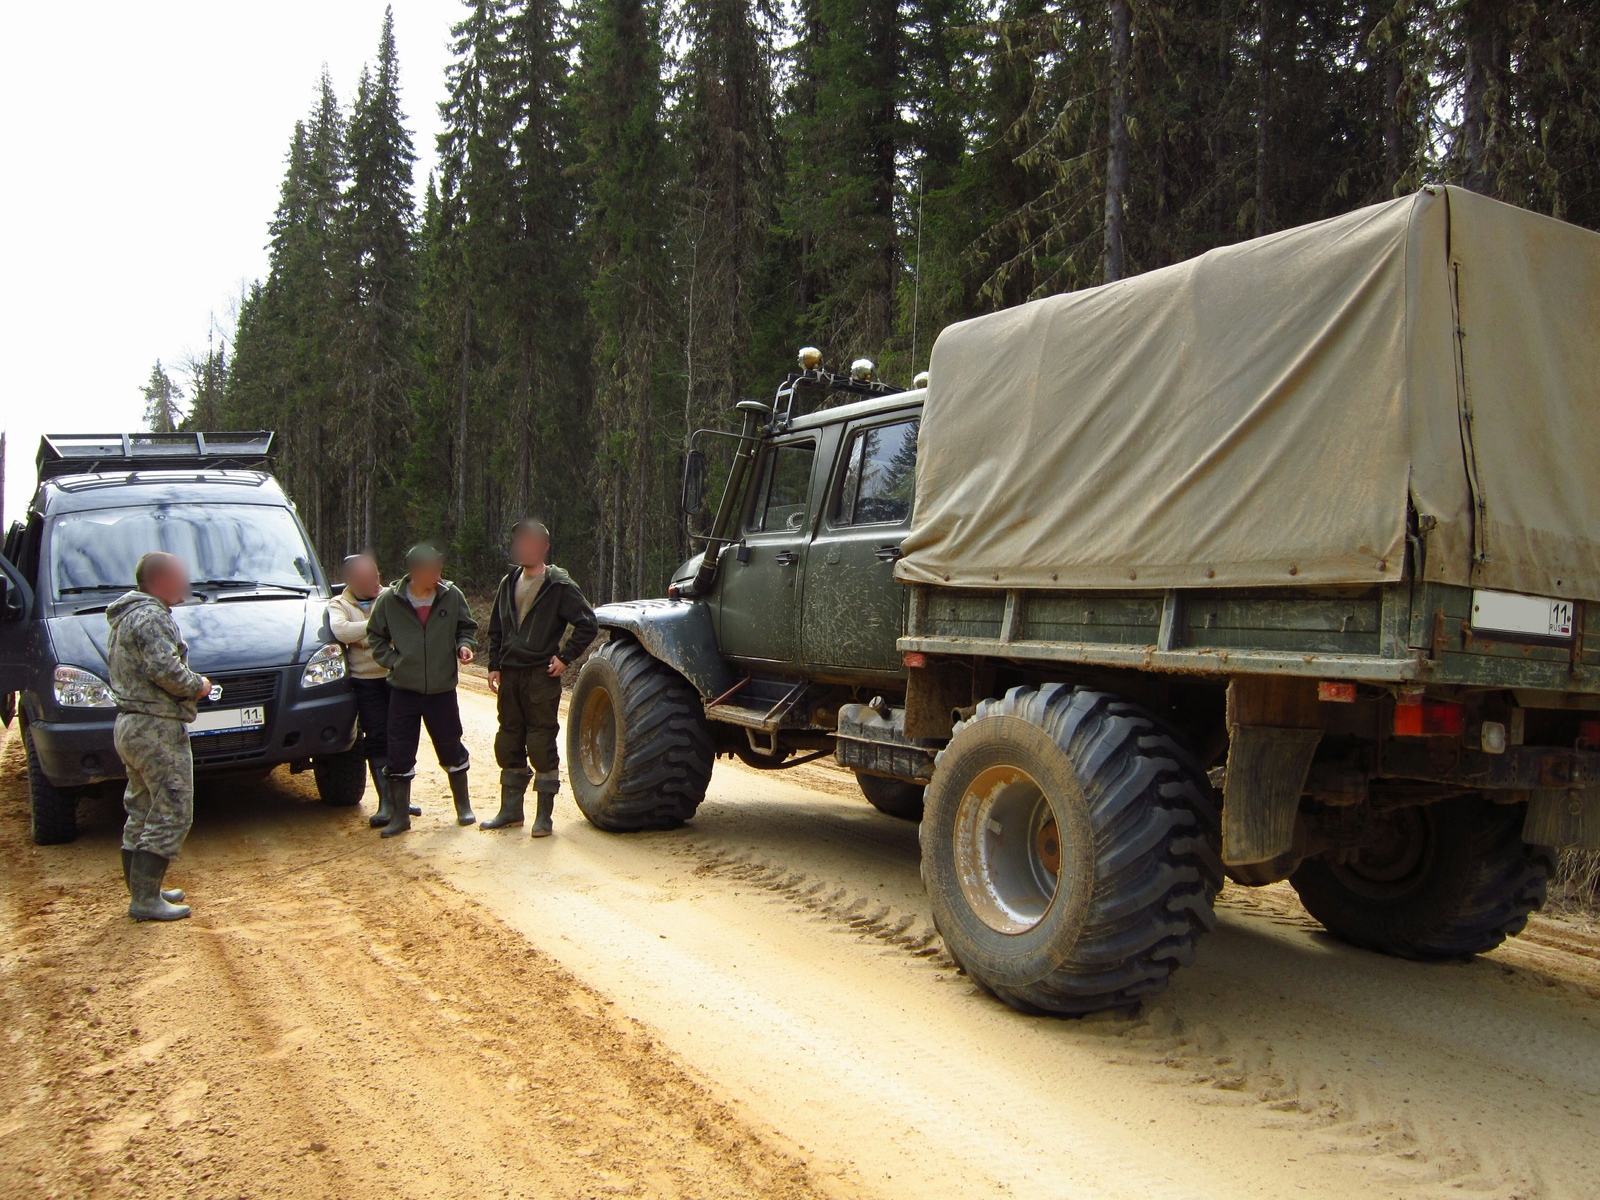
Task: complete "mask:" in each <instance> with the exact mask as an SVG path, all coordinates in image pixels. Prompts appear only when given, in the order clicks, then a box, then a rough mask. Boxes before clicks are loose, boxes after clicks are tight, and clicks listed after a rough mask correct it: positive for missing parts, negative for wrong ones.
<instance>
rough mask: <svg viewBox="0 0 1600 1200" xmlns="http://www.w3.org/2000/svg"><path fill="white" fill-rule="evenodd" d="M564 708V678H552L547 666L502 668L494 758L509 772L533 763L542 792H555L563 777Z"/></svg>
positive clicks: (525, 767)
mask: <svg viewBox="0 0 1600 1200" xmlns="http://www.w3.org/2000/svg"><path fill="white" fill-rule="evenodd" d="M560 707H561V680H560V679H553V678H551V677H550V675H549V674H547V673H546V672H545V670H544V668H542V667H517V668H514V669H509V670H507V669H502V670H501V672H500V697H499V704H498V706H497V709H498V713H499V717H500V729H499V731H498V732H497V733H496V734H495V735H494V760H495V762H497V763H499V764H500V766H501V767H502V768H503V769H505V770H508V771H526V770H527V769H528V764H529V762H532V763H533V769H534V770H535V771H537V772H538V775H539V778H538V781H537V782H538V784H539V790H540V791H553V790H554V788H555V786H556V783H557V781H558V780H559V779H560V776H559V775H558V774H557V772H558V771H560V769H561V755H560V753H559V752H558V751H557V750H556V731H557V729H559V728H560V726H559V724H558V723H557V718H556V714H557V712H558V711H559V710H560Z"/></svg>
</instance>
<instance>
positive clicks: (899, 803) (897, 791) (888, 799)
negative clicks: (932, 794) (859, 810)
mask: <svg viewBox="0 0 1600 1200" xmlns="http://www.w3.org/2000/svg"><path fill="white" fill-rule="evenodd" d="M856 782H857V783H859V784H860V785H861V794H862V795H863V796H865V797H866V798H867V802H868V803H869V804H871V805H872V807H873V808H875V809H877V810H878V811H879V812H881V813H886V814H887V815H889V816H891V817H899V818H900V819H901V820H902V821H920V820H922V807H923V798H924V796H925V795H926V793H927V791H928V789H927V788H925V787H924V786H923V785H922V784H920V783H907V782H906V781H905V780H903V779H890V778H888V777H887V776H884V775H868V774H867V773H866V772H865V771H857V772H856Z"/></svg>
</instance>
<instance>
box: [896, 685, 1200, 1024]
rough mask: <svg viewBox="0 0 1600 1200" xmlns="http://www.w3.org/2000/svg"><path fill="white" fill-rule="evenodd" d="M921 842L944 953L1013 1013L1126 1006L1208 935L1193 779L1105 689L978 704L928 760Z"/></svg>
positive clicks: (1159, 736)
mask: <svg viewBox="0 0 1600 1200" xmlns="http://www.w3.org/2000/svg"><path fill="white" fill-rule="evenodd" d="M921 836H922V877H923V882H924V884H925V886H926V887H927V889H928V894H929V898H930V900H931V901H932V907H933V914H934V922H935V924H936V925H937V927H938V929H939V932H940V933H941V934H942V935H943V937H944V941H945V948H946V949H947V950H948V951H949V952H950V954H951V956H952V957H953V958H954V959H955V960H956V962H957V963H959V964H960V965H961V967H962V969H964V970H965V971H966V972H967V974H968V975H970V976H971V977H972V978H973V979H974V980H975V981H976V982H977V983H978V984H979V985H981V986H982V987H984V988H985V989H987V990H988V991H990V992H993V993H994V995H996V996H997V997H999V998H1000V999H1001V1000H1004V1001H1005V1002H1006V1003H1007V1004H1009V1005H1011V1006H1012V1007H1013V1008H1018V1009H1021V1010H1023V1011H1025V1012H1053V1013H1087V1012H1094V1011H1097V1010H1100V1009H1108V1008H1122V1007H1128V1006H1132V1005H1134V1004H1137V1003H1138V1002H1139V1000H1140V999H1141V998H1142V997H1144V996H1148V995H1150V994H1151V993H1153V992H1157V991H1160V990H1161V989H1162V988H1163V987H1165V986H1166V983H1167V977H1168V976H1169V975H1171V974H1172V972H1173V970H1174V969H1176V968H1177V967H1179V966H1185V965H1187V964H1189V963H1190V962H1192V961H1193V959H1194V951H1195V943H1196V942H1198V941H1199V939H1200V936H1201V935H1202V934H1204V933H1205V932H1206V931H1208V930H1210V929H1212V928H1213V927H1215V925H1216V916H1215V914H1214V913H1213V911H1212V902H1213V901H1214V900H1215V898H1216V895H1217V892H1218V890H1219V889H1220V888H1221V887H1222V861H1221V859H1220V857H1219V855H1218V848H1219V844H1220V841H1221V831H1220V823H1219V820H1218V817H1217V811H1216V806H1215V804H1214V803H1213V801H1212V791H1211V787H1210V785H1209V784H1208V783H1207V781H1206V776H1205V773H1204V772H1203V771H1202V770H1201V769H1200V767H1199V766H1198V765H1197V764H1196V763H1195V761H1194V760H1193V759H1192V758H1191V757H1190V756H1189V754H1188V752H1187V751H1185V750H1184V749H1183V747H1182V746H1180V745H1179V744H1178V741H1177V740H1176V739H1175V738H1174V737H1173V735H1172V734H1170V733H1169V732H1167V731H1166V730H1165V729H1164V728H1163V727H1162V726H1161V725H1160V724H1159V723H1158V722H1157V721H1156V719H1155V718H1154V717H1153V716H1151V714H1150V713H1148V712H1146V711H1145V710H1144V709H1143V708H1140V707H1139V706H1138V705H1135V704H1130V703H1128V702H1126V701H1124V700H1121V699H1119V698H1118V697H1116V696H1113V695H1108V694H1107V693H1105V692H1097V691H1091V690H1089V689H1087V688H1074V687H1068V686H1066V685H1063V684H1047V685H1045V686H1044V687H1040V688H1033V687H1018V688H1013V689H1011V691H1009V692H1007V693H1006V695H1005V697H1004V698H1003V699H1000V700H985V701H984V702H983V703H981V704H980V705H979V706H978V709H977V712H976V713H975V714H974V715H973V716H972V718H971V719H969V720H966V721H963V722H961V723H960V724H958V725H957V726H956V728H955V733H954V736H953V737H952V738H951V740H950V744H949V746H948V747H946V748H945V749H944V750H943V751H942V752H941V753H940V755H939V758H938V761H937V765H936V767H935V770H934V774H933V782H932V783H931V784H929V785H928V793H927V811H926V813H925V815H924V816H923V818H922V830H921Z"/></svg>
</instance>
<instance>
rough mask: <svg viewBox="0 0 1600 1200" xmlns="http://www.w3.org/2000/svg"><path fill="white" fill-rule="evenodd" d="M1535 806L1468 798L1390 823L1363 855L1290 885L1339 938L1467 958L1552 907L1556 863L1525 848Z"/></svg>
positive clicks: (1302, 871) (1332, 861) (1323, 864)
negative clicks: (1529, 809)
mask: <svg viewBox="0 0 1600 1200" xmlns="http://www.w3.org/2000/svg"><path fill="white" fill-rule="evenodd" d="M1525 811H1526V806H1525V805H1521V804H1511V805H1507V804H1493V803H1491V802H1490V801H1488V800H1486V799H1484V798H1483V797H1482V796H1458V797H1456V798H1455V799H1451V800H1443V801H1440V802H1439V803H1437V804H1430V805H1427V806H1426V807H1417V808H1399V809H1394V810H1392V811H1391V812H1389V813H1387V814H1385V816H1384V817H1383V819H1382V820H1381V822H1380V823H1379V825H1378V826H1377V827H1376V829H1375V830H1374V833H1373V835H1372V836H1371V837H1369V838H1368V840H1367V841H1366V842H1365V843H1364V844H1363V845H1362V846H1361V847H1359V848H1358V849H1357V850H1355V851H1353V852H1351V853H1348V854H1346V855H1344V856H1343V857H1342V858H1339V859H1336V858H1334V857H1333V856H1331V855H1329V856H1324V857H1322V858H1314V859H1308V860H1307V861H1306V862H1304V863H1302V864H1301V865H1300V867H1299V869H1297V870H1296V871H1295V873H1294V874H1293V875H1291V876H1290V877H1289V882H1290V884H1291V885H1293V887H1294V890H1295V891H1296V892H1298V893H1299V894H1300V902H1301V903H1302V904H1304V905H1305V906H1306V911H1307V912H1309V913H1310V914H1311V915H1312V916H1313V917H1315V918H1316V919H1317V920H1319V921H1321V922H1322V924H1323V926H1324V927H1325V928H1326V929H1327V930H1328V932H1329V933H1331V934H1333V935H1334V936H1336V937H1339V938H1343V939H1344V940H1345V941H1347V942H1352V943H1354V944H1355V945H1357V946H1362V947H1365V948H1366V949H1368V950H1376V951H1378V952H1380V953H1382V954H1393V955H1396V956H1398V957H1400V958H1413V959H1423V960H1427V959H1451V958H1467V957H1470V956H1471V955H1474V954H1482V953H1484V952H1486V951H1489V950H1493V949H1494V948H1495V947H1496V946H1498V945H1499V944H1500V943H1501V942H1503V941H1505V940H1506V938H1508V937H1510V936H1512V935H1513V934H1516V933H1520V932H1521V931H1522V928H1523V926H1525V925H1526V924H1527V923H1528V914H1529V913H1531V912H1535V911H1537V910H1538V909H1540V908H1542V907H1543V906H1544V900H1545V885H1546V881H1547V880H1548V879H1549V877H1550V874H1551V872H1552V871H1554V869H1555V857H1554V853H1553V852H1552V851H1551V850H1550V849H1549V848H1547V847H1544V846H1529V845H1527V844H1526V843H1525V842H1524V841H1523V840H1522V821H1523V817H1524V815H1525Z"/></svg>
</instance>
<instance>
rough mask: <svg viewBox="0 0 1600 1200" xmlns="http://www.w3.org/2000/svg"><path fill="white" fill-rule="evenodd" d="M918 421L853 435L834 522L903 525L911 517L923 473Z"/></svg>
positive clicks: (832, 518)
mask: <svg viewBox="0 0 1600 1200" xmlns="http://www.w3.org/2000/svg"><path fill="white" fill-rule="evenodd" d="M918 424H919V422H917V421H901V422H899V423H897V424H894V425H879V426H878V427H876V428H874V429H863V430H860V431H859V432H857V433H856V435H855V436H854V437H853V438H851V439H850V449H849V452H848V453H847V454H846V456H845V464H846V466H845V476H844V483H843V485H842V486H841V487H840V488H839V493H838V495H837V496H836V497H835V498H834V502H833V513H832V515H831V518H830V520H831V522H832V524H834V525H898V524H903V523H904V522H906V521H908V520H910V518H911V491H912V487H913V485H914V484H915V483H916V474H917V426H918Z"/></svg>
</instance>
